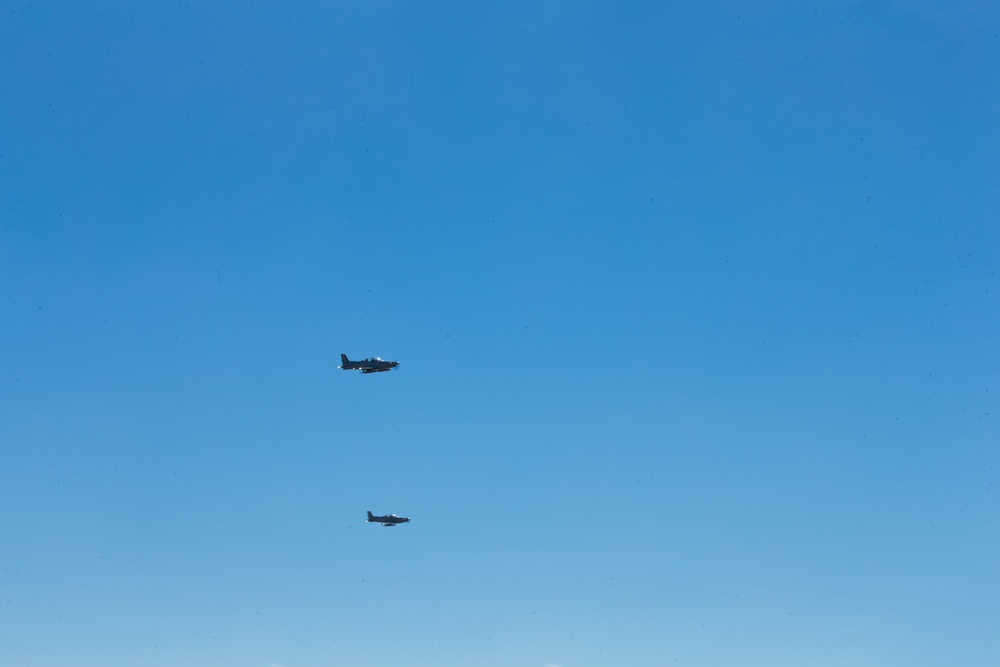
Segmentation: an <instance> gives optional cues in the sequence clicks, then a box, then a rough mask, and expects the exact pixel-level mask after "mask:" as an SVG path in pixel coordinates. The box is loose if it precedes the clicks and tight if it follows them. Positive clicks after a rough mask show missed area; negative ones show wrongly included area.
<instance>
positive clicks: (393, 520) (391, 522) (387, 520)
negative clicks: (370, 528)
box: [368, 510, 409, 527]
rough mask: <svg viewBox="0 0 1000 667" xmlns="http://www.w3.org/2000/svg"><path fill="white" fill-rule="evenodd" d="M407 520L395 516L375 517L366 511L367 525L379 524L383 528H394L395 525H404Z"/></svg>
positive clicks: (369, 511) (403, 517)
mask: <svg viewBox="0 0 1000 667" xmlns="http://www.w3.org/2000/svg"><path fill="white" fill-rule="evenodd" d="M407 521H409V518H407V517H405V516H396V515H395V514H390V515H389V516H375V515H374V514H372V513H371V510H368V523H380V524H382V525H383V526H389V527H392V526H395V525H396V524H397V523H406V522H407Z"/></svg>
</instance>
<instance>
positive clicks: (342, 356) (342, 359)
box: [340, 352, 351, 368]
mask: <svg viewBox="0 0 1000 667" xmlns="http://www.w3.org/2000/svg"><path fill="white" fill-rule="evenodd" d="M340 363H341V364H342V366H341V368H344V367H346V366H347V364H349V363H351V360H350V359H348V358H347V355H346V354H344V353H343V352H341V353H340Z"/></svg>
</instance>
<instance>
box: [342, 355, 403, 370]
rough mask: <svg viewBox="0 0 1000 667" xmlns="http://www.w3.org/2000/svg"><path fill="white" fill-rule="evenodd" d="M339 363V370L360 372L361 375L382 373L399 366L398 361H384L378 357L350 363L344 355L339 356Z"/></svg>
mask: <svg viewBox="0 0 1000 667" xmlns="http://www.w3.org/2000/svg"><path fill="white" fill-rule="evenodd" d="M340 363H341V365H340V366H339V368H343V369H344V370H345V371H361V372H362V373H383V372H385V371H391V370H392V369H393V368H395V367H396V366H398V365H399V362H398V361H384V360H382V359H379V358H378V357H372V358H371V359H362V360H361V361H351V360H350V359H348V358H347V355H346V354H342V355H340Z"/></svg>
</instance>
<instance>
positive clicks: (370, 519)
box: [368, 510, 375, 521]
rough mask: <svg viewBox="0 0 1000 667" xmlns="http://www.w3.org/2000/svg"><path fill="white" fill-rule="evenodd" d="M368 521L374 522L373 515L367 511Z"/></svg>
mask: <svg viewBox="0 0 1000 667" xmlns="http://www.w3.org/2000/svg"><path fill="white" fill-rule="evenodd" d="M368 520H369V521H374V520H375V515H374V514H372V511H371V510H368Z"/></svg>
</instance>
